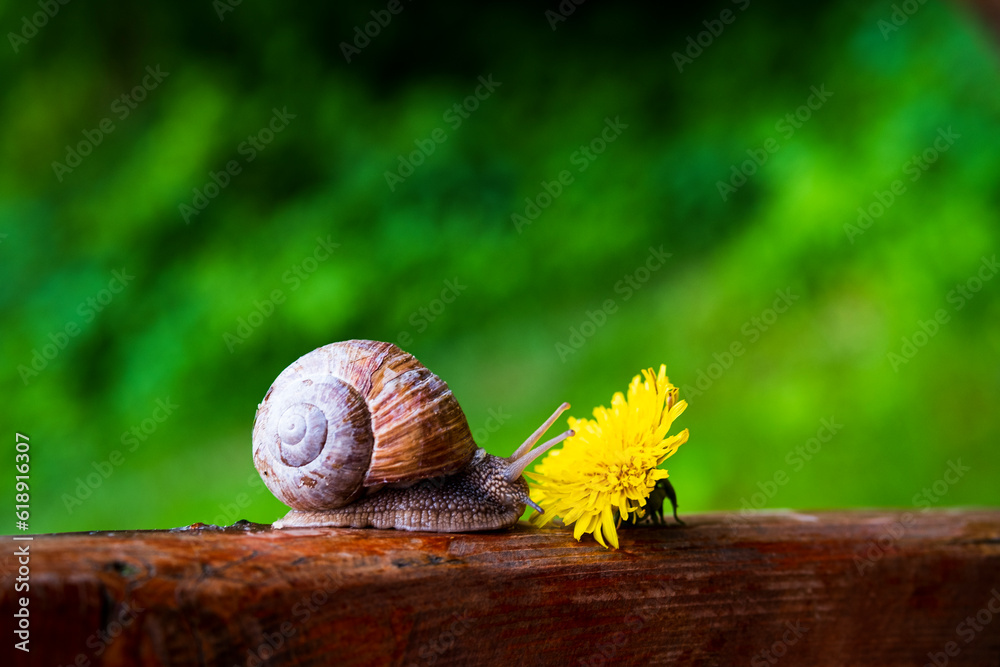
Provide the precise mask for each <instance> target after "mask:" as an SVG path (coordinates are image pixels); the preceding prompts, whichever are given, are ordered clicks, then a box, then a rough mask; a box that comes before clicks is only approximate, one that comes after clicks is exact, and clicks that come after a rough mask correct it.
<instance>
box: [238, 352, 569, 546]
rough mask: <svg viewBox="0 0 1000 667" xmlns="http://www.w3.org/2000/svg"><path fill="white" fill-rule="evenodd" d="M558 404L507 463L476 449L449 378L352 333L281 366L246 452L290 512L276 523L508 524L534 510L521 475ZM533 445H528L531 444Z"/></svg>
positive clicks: (452, 528)
mask: <svg viewBox="0 0 1000 667" xmlns="http://www.w3.org/2000/svg"><path fill="white" fill-rule="evenodd" d="M568 407H569V406H568V405H567V404H565V403H564V404H563V405H562V406H560V407H559V409H558V410H556V412H555V414H553V415H552V417H550V418H549V419H548V420H547V421H546V422H545V424H543V425H542V427H541V428H539V429H538V430H537V431H536V432H535V433H534V434H532V435H531V437H529V438H528V440H526V441H525V443H524V444H523V445H521V447H519V448H518V450H517V451H516V452H514V454H513V455H512V456H511V457H510V458H503V457H497V456H493V455H491V454H488V453H486V451H485V450H483V449H481V448H479V447H477V446H476V444H475V441H474V439H473V437H472V433H471V431H470V430H469V425H468V421H467V420H466V418H465V414H464V413H463V412H462V409H461V407H460V406H459V404H458V401H457V400H456V399H455V397H454V395H453V394H452V393H451V390H450V389H449V388H448V385H447V384H445V382H444V381H443V380H441V379H440V378H439V377H437V376H436V375H435V374H433V373H432V372H430V371H429V370H428V369H427V368H426V367H424V366H423V364H421V363H420V362H419V361H417V359H416V358H415V357H413V356H412V355H410V354H407V353H406V352H403V351H402V350H401V349H399V348H398V347H396V346H395V345H392V344H391V343H382V342H377V341H367V340H350V341H344V342H341V343H332V344H330V345H325V346H323V347H320V348H317V349H316V350H313V351H312V352H310V353H308V354H306V355H304V356H303V357H301V358H299V359H298V360H297V361H295V362H294V363H292V364H291V365H290V366H289V367H288V368H286V369H285V370H284V371H282V373H281V374H280V375H278V377H277V379H275V381H274V383H273V384H272V385H271V387H270V389H268V391H267V394H266V395H265V396H264V400H263V401H262V402H261V404H260V405H259V406H258V408H257V415H256V417H255V419H254V429H253V459H254V465H255V467H256V468H257V471H258V472H259V473H260V475H261V478H262V479H263V481H264V484H265V485H266V486H267V487H268V489H270V490H271V492H272V493H273V494H274V495H275V496H276V497H277V498H278V499H279V500H281V501H282V502H283V503H285V504H286V505H288V506H289V507H291V508H292V511H291V512H289V513H288V515H286V516H285V517H284V518H283V519H281V520H279V521H277V522H275V524H274V526H275V527H276V528H284V527H299V526H344V527H357V528H363V527H369V526H371V527H375V528H397V529H402V530H427V531H442V532H460V531H476V530H494V529H499V528H507V527H509V526H512V525H514V524H515V523H516V522H517V520H518V517H520V516H521V514H522V513H523V512H524V509H525V507H526V506H528V505H530V506H532V507H534V508H535V509H536V510H537V511H541V509H540V508H539V507H538V506H537V505H535V504H534V503H533V502H532V501H531V498H530V496H529V495H528V485H527V482H525V480H524V478H523V477H522V476H521V473H522V472H524V469H525V468H526V467H527V466H528V465H529V464H530V463H531V462H532V461H534V460H535V458H537V457H538V456H540V455H541V454H542V453H544V452H545V451H546V450H547V449H548V448H549V447H551V446H553V445H555V444H556V443H558V442H561V441H562V440H563V439H565V438H566V437H569V436H570V435H572V431H567V432H566V433H564V434H562V435H561V436H559V437H557V438H554V439H552V440H550V441H549V442H546V443H545V444H543V445H542V446H540V447H537V448H534V445H535V443H537V442H538V440H539V439H540V438H541V436H542V435H543V434H544V433H545V431H546V430H547V429H548V427H549V426H551V425H552V423H553V422H555V420H556V419H557V418H558V416H559V415H560V414H561V413H562V412H563V411H564V410H565V409H566V408H568ZM533 448H534V449H533Z"/></svg>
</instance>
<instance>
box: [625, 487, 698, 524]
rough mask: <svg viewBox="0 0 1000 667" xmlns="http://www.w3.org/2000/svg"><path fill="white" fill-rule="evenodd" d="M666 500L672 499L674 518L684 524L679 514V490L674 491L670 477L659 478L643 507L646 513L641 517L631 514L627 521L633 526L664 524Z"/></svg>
mask: <svg viewBox="0 0 1000 667" xmlns="http://www.w3.org/2000/svg"><path fill="white" fill-rule="evenodd" d="M664 500H669V501H670V504H671V506H672V507H673V508H674V520H675V521H677V523H679V524H680V525H682V526H683V525H684V522H683V521H681V519H680V517H679V516H677V492H676V491H674V485H673V484H671V483H670V480H669V479H660V480H657V482H656V486H654V487H653V490H652V491H650V493H649V498H647V499H646V504H645V505H644V506H643V509H644V510H645V511H646V513H645V515H643V516H642V517H641V518H640V517H637V516H634V515H633V516H630V517H629V518H628V519H626V520H625V523H626V524H628V525H633V526H638V525H642V524H653V525H657V526H662V525H663V501H664Z"/></svg>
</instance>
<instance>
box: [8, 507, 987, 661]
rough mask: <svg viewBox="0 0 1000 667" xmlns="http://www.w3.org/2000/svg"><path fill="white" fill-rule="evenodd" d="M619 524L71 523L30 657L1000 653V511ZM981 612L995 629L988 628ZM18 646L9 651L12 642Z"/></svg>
mask: <svg viewBox="0 0 1000 667" xmlns="http://www.w3.org/2000/svg"><path fill="white" fill-rule="evenodd" d="M686 519H687V525H686V526H676V525H673V526H667V527H643V528H636V529H629V530H624V529H623V530H622V531H621V540H622V548H621V549H620V550H619V551H606V550H604V549H602V548H601V547H600V546H599V545H597V544H595V543H593V542H592V541H586V540H585V541H584V542H582V543H578V542H576V541H575V540H573V538H572V535H571V534H570V532H569V531H566V530H561V529H546V530H538V529H534V528H531V527H528V526H524V525H519V526H517V527H516V528H515V529H513V530H511V531H508V532H499V533H480V534H431V533H408V532H397V531H375V530H355V529H333V528H329V529H326V528H323V529H286V530H271V529H270V528H268V527H264V526H257V525H253V524H237V525H235V526H233V527H230V528H226V529H219V528H215V527H206V528H199V527H192V528H189V529H179V530H174V531H136V532H107V533H73V534H60V535H40V536H35V537H34V539H33V540H32V541H30V542H14V541H13V539H12V538H11V537H4V538H2V539H3V541H4V548H3V552H4V554H5V556H4V559H3V563H4V568H3V575H4V585H3V589H2V591H0V608H2V609H0V613H2V617H3V618H4V619H7V620H5V622H4V624H5V626H7V625H9V624H10V619H11V618H12V614H13V612H14V610H15V608H16V607H15V604H16V600H15V596H20V595H23V594H21V593H14V585H13V581H14V577H15V576H16V572H17V568H18V565H17V562H16V558H13V557H12V556H11V554H13V553H14V551H15V550H16V549H18V548H20V547H21V546H23V545H24V544H28V545H30V554H31V556H30V569H31V575H30V577H31V578H30V593H29V596H30V604H29V608H30V613H31V616H30V618H31V626H30V627H31V634H30V648H31V653H30V661H29V660H26V658H27V657H29V656H26V655H24V654H22V653H21V652H20V651H14V650H13V649H12V648H11V646H12V644H13V641H16V640H12V639H11V634H10V633H9V632H7V631H5V632H4V635H5V636H6V639H4V644H5V646H4V650H3V653H8V651H9V652H10V654H13V655H14V657H15V660H14V663H13V664H32V665H46V666H49V665H80V666H81V667H86V666H87V665H134V664H146V665H194V664H204V665H227V666H228V665H246V666H255V665H264V664H267V665H402V666H409V665H506V666H512V665H513V666H519V665H525V666H527V665H581V664H582V665H612V664H621V665H647V664H680V665H684V664H690V665H734V664H749V665H773V664H778V663H780V664H782V665H847V664H851V665H924V664H935V660H937V664H939V665H943V664H949V665H997V664H998V663H1000V511H998V510H961V511H960V510H949V511H929V512H923V513H921V512H916V513H912V514H911V513H907V512H903V511H861V512H819V513H755V514H753V515H751V516H748V517H741V516H739V515H723V514H703V515H692V516H689V517H686ZM977 628H978V629H977ZM4 664H11V663H10V662H8V661H6V660H5V661H4Z"/></svg>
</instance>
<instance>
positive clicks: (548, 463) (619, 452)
mask: <svg viewBox="0 0 1000 667" xmlns="http://www.w3.org/2000/svg"><path fill="white" fill-rule="evenodd" d="M677 393H678V392H677V388H676V387H675V386H674V385H672V384H671V383H670V380H669V379H667V367H666V366H665V365H661V366H660V372H659V373H655V374H654V373H653V369H652V368H649V369H646V370H644V371H642V376H639V375H636V376H635V377H634V378H632V382H631V384H629V387H628V396H627V398H626V396H624V395H622V393H621V392H616V393H615V395H614V396H612V397H611V407H610V408H605V407H603V406H602V407H599V408H595V409H594V418H593V419H575V418H573V417H570V419H569V426H570V428H571V429H573V430H574V431H575V432H576V434H575V435H574V436H572V437H571V438H569V439H567V440H566V441H565V443H563V446H562V448H561V449H556V450H552V451H550V452H549V453H548V455H547V456H546V457H545V458H544V459H542V462H541V463H539V464H538V466H537V467H536V468H535V470H534V472H531V473H527V474H528V476H529V479H530V480H531V497H532V499H533V500H535V502H536V503H537V504H538V505H540V506H541V507H542V509H544V510H545V513H544V514H534V515H532V517H531V521H532V523H534V524H536V525H539V526H544V525H545V524H546V523H548V522H549V521H551V520H552V519H554V518H555V517H557V516H559V517H562V520H563V523H564V524H565V525H567V526H568V525H570V524H575V526H574V528H573V537H575V538H576V539H577V540H579V539H580V538H581V537H583V535H584V534H585V533H593V535H594V538H595V539H596V540H597V541H598V542H600V543H601V545H602V546H604V547H605V548H606V547H607V544H606V543H605V541H604V540H605V538H607V541H608V542H610V543H611V546H613V547H614V548H616V549H617V548H618V532H617V530H616V524H617V523H618V522H619V521H620V520H621V519H627V518H628V517H629V515H630V514H635V515H636V516H642V508H643V505H645V503H646V498H647V497H648V496H649V494H650V492H651V491H652V490H653V487H654V486H655V485H656V481H657V480H659V479H665V478H666V477H667V471H666V470H662V469H660V468H659V467H658V466H659V465H660V464H661V463H663V462H664V461H665V460H666V459H668V458H670V457H671V456H672V455H673V454H674V452H676V451H677V448H678V447H680V446H681V445H682V444H684V443H685V442H687V439H688V431H687V429H684V430H683V431H681V432H680V433H678V434H676V435H672V436H670V437H667V432H668V431H669V430H670V427H671V425H672V424H673V422H674V420H675V419H676V418H677V417H678V416H680V414H681V413H682V412H684V410H685V408H687V402H685V401H678V400H677Z"/></svg>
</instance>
